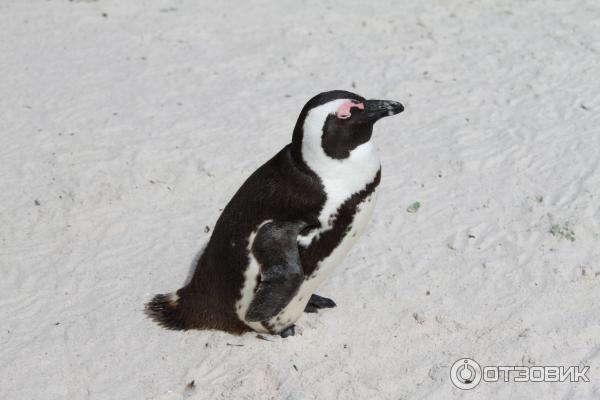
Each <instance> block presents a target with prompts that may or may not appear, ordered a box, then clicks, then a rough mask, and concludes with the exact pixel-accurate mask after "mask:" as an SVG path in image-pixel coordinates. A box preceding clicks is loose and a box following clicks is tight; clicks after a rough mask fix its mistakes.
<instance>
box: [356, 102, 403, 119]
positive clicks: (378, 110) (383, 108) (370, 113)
mask: <svg viewBox="0 0 600 400" xmlns="http://www.w3.org/2000/svg"><path fill="white" fill-rule="evenodd" d="M402 111H404V106H403V105H402V104H400V103H399V102H397V101H393V100H367V101H365V111H364V113H363V117H364V118H366V119H368V120H369V121H371V122H376V121H377V120H379V119H380V118H383V117H389V116H392V115H396V114H399V113H401V112H402Z"/></svg>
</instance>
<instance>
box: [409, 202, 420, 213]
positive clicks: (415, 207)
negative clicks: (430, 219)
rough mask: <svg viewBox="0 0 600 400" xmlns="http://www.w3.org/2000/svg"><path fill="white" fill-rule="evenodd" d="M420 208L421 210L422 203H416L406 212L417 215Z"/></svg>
mask: <svg viewBox="0 0 600 400" xmlns="http://www.w3.org/2000/svg"><path fill="white" fill-rule="evenodd" d="M419 208H421V203H419V202H418V201H415V202H414V203H412V204H411V205H410V206H408V208H407V209H406V211H408V212H409V213H416V212H417V211H419Z"/></svg>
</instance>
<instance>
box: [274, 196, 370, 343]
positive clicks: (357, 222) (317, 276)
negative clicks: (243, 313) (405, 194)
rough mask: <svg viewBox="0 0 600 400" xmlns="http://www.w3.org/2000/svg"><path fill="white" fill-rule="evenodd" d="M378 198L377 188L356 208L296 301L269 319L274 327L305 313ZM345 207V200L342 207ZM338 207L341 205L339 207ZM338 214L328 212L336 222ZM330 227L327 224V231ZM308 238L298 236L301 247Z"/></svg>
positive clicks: (277, 328)
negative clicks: (337, 240) (336, 241)
mask: <svg viewBox="0 0 600 400" xmlns="http://www.w3.org/2000/svg"><path fill="white" fill-rule="evenodd" d="M376 197H377V188H375V190H373V192H371V193H370V194H369V195H368V196H367V197H366V198H365V199H364V200H363V201H362V202H361V203H359V204H358V205H357V207H356V211H355V213H354V218H353V219H352V222H351V224H350V226H349V229H348V230H347V231H346V232H345V234H344V236H343V237H342V238H341V240H340V242H339V244H338V245H337V246H336V247H335V248H334V249H333V250H332V251H331V253H330V254H329V255H328V256H326V257H325V258H324V259H323V260H321V261H319V262H318V264H317V266H316V268H315V270H314V272H313V273H312V274H311V275H310V276H308V277H307V278H306V279H305V281H304V282H303V283H302V285H301V286H300V289H299V290H298V293H297V294H296V296H294V298H293V299H292V301H290V303H289V304H288V305H287V307H286V308H284V309H283V310H282V311H281V312H280V313H279V314H278V315H276V316H275V317H274V318H272V319H271V320H270V321H268V324H267V325H269V326H270V327H271V329H272V330H273V331H275V332H278V331H280V330H283V329H285V328H286V327H288V326H290V325H292V324H293V323H294V322H296V321H297V320H298V319H299V318H300V317H301V316H302V314H303V313H304V308H305V307H306V304H307V303H308V301H309V300H310V296H311V295H312V294H313V293H314V292H315V291H316V290H317V288H318V287H319V286H320V285H321V283H322V282H323V280H325V278H327V276H329V275H330V274H331V272H332V271H333V269H334V268H335V267H336V266H337V265H338V264H340V263H341V261H342V260H343V258H344V257H345V256H346V254H348V252H349V251H350V249H351V248H352V246H353V245H354V243H356V240H357V239H358V238H359V237H360V236H361V235H362V233H363V232H364V231H365V229H366V227H367V224H368V222H369V220H370V219H371V215H372V213H373V208H374V206H375V200H376ZM339 206H341V203H340V204H339V205H338V207H339ZM336 209H337V207H336ZM335 218H336V215H328V220H329V221H330V222H331V223H332V224H335V222H336V221H335ZM327 228H328V227H327V226H325V230H326V229H327ZM309 236H310V237H311V238H312V240H311V242H312V241H317V242H316V245H317V246H319V243H318V241H319V240H320V237H319V233H316V234H315V233H314V232H313V233H311V235H309ZM306 241H307V239H306V238H305V237H299V238H298V244H299V246H306Z"/></svg>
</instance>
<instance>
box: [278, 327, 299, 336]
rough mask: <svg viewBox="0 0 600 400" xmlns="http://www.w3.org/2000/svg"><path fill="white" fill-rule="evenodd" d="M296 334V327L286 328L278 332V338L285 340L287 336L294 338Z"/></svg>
mask: <svg viewBox="0 0 600 400" xmlns="http://www.w3.org/2000/svg"><path fill="white" fill-rule="evenodd" d="M295 334H296V325H292V326H288V327H287V328H285V329H284V330H282V331H281V332H279V336H281V337H282V338H286V337H288V336H294V335H295Z"/></svg>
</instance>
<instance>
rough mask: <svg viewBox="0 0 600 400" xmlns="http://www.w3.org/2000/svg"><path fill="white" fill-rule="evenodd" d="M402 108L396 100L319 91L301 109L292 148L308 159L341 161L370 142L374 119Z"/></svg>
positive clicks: (299, 155)
mask: <svg viewBox="0 0 600 400" xmlns="http://www.w3.org/2000/svg"><path fill="white" fill-rule="evenodd" d="M403 110H404V107H403V106H402V104H400V103H398V102H397V101H391V100H367V99H365V98H363V97H362V96H359V95H357V94H355V93H352V92H347V91H345V90H333V91H330V92H323V93H320V94H318V95H316V96H315V97H313V98H312V99H310V100H309V101H308V103H306V105H305V106H304V108H303V109H302V111H301V112H300V116H299V117H298V121H297V122H296V127H295V128H294V135H293V138H292V151H293V152H294V154H295V155H296V156H298V157H301V158H302V159H303V160H304V161H307V162H308V161H309V159H315V158H319V159H321V161H326V160H327V159H331V160H339V161H343V160H345V159H348V158H349V157H350V155H351V154H352V152H353V151H354V150H355V149H357V148H360V147H361V146H362V145H364V144H366V143H367V142H369V140H370V139H371V134H372V133H373V125H374V124H375V122H377V121H378V120H379V119H381V118H383V117H387V116H391V115H395V114H398V113H401V112H402V111H403ZM309 164H310V163H309Z"/></svg>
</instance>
